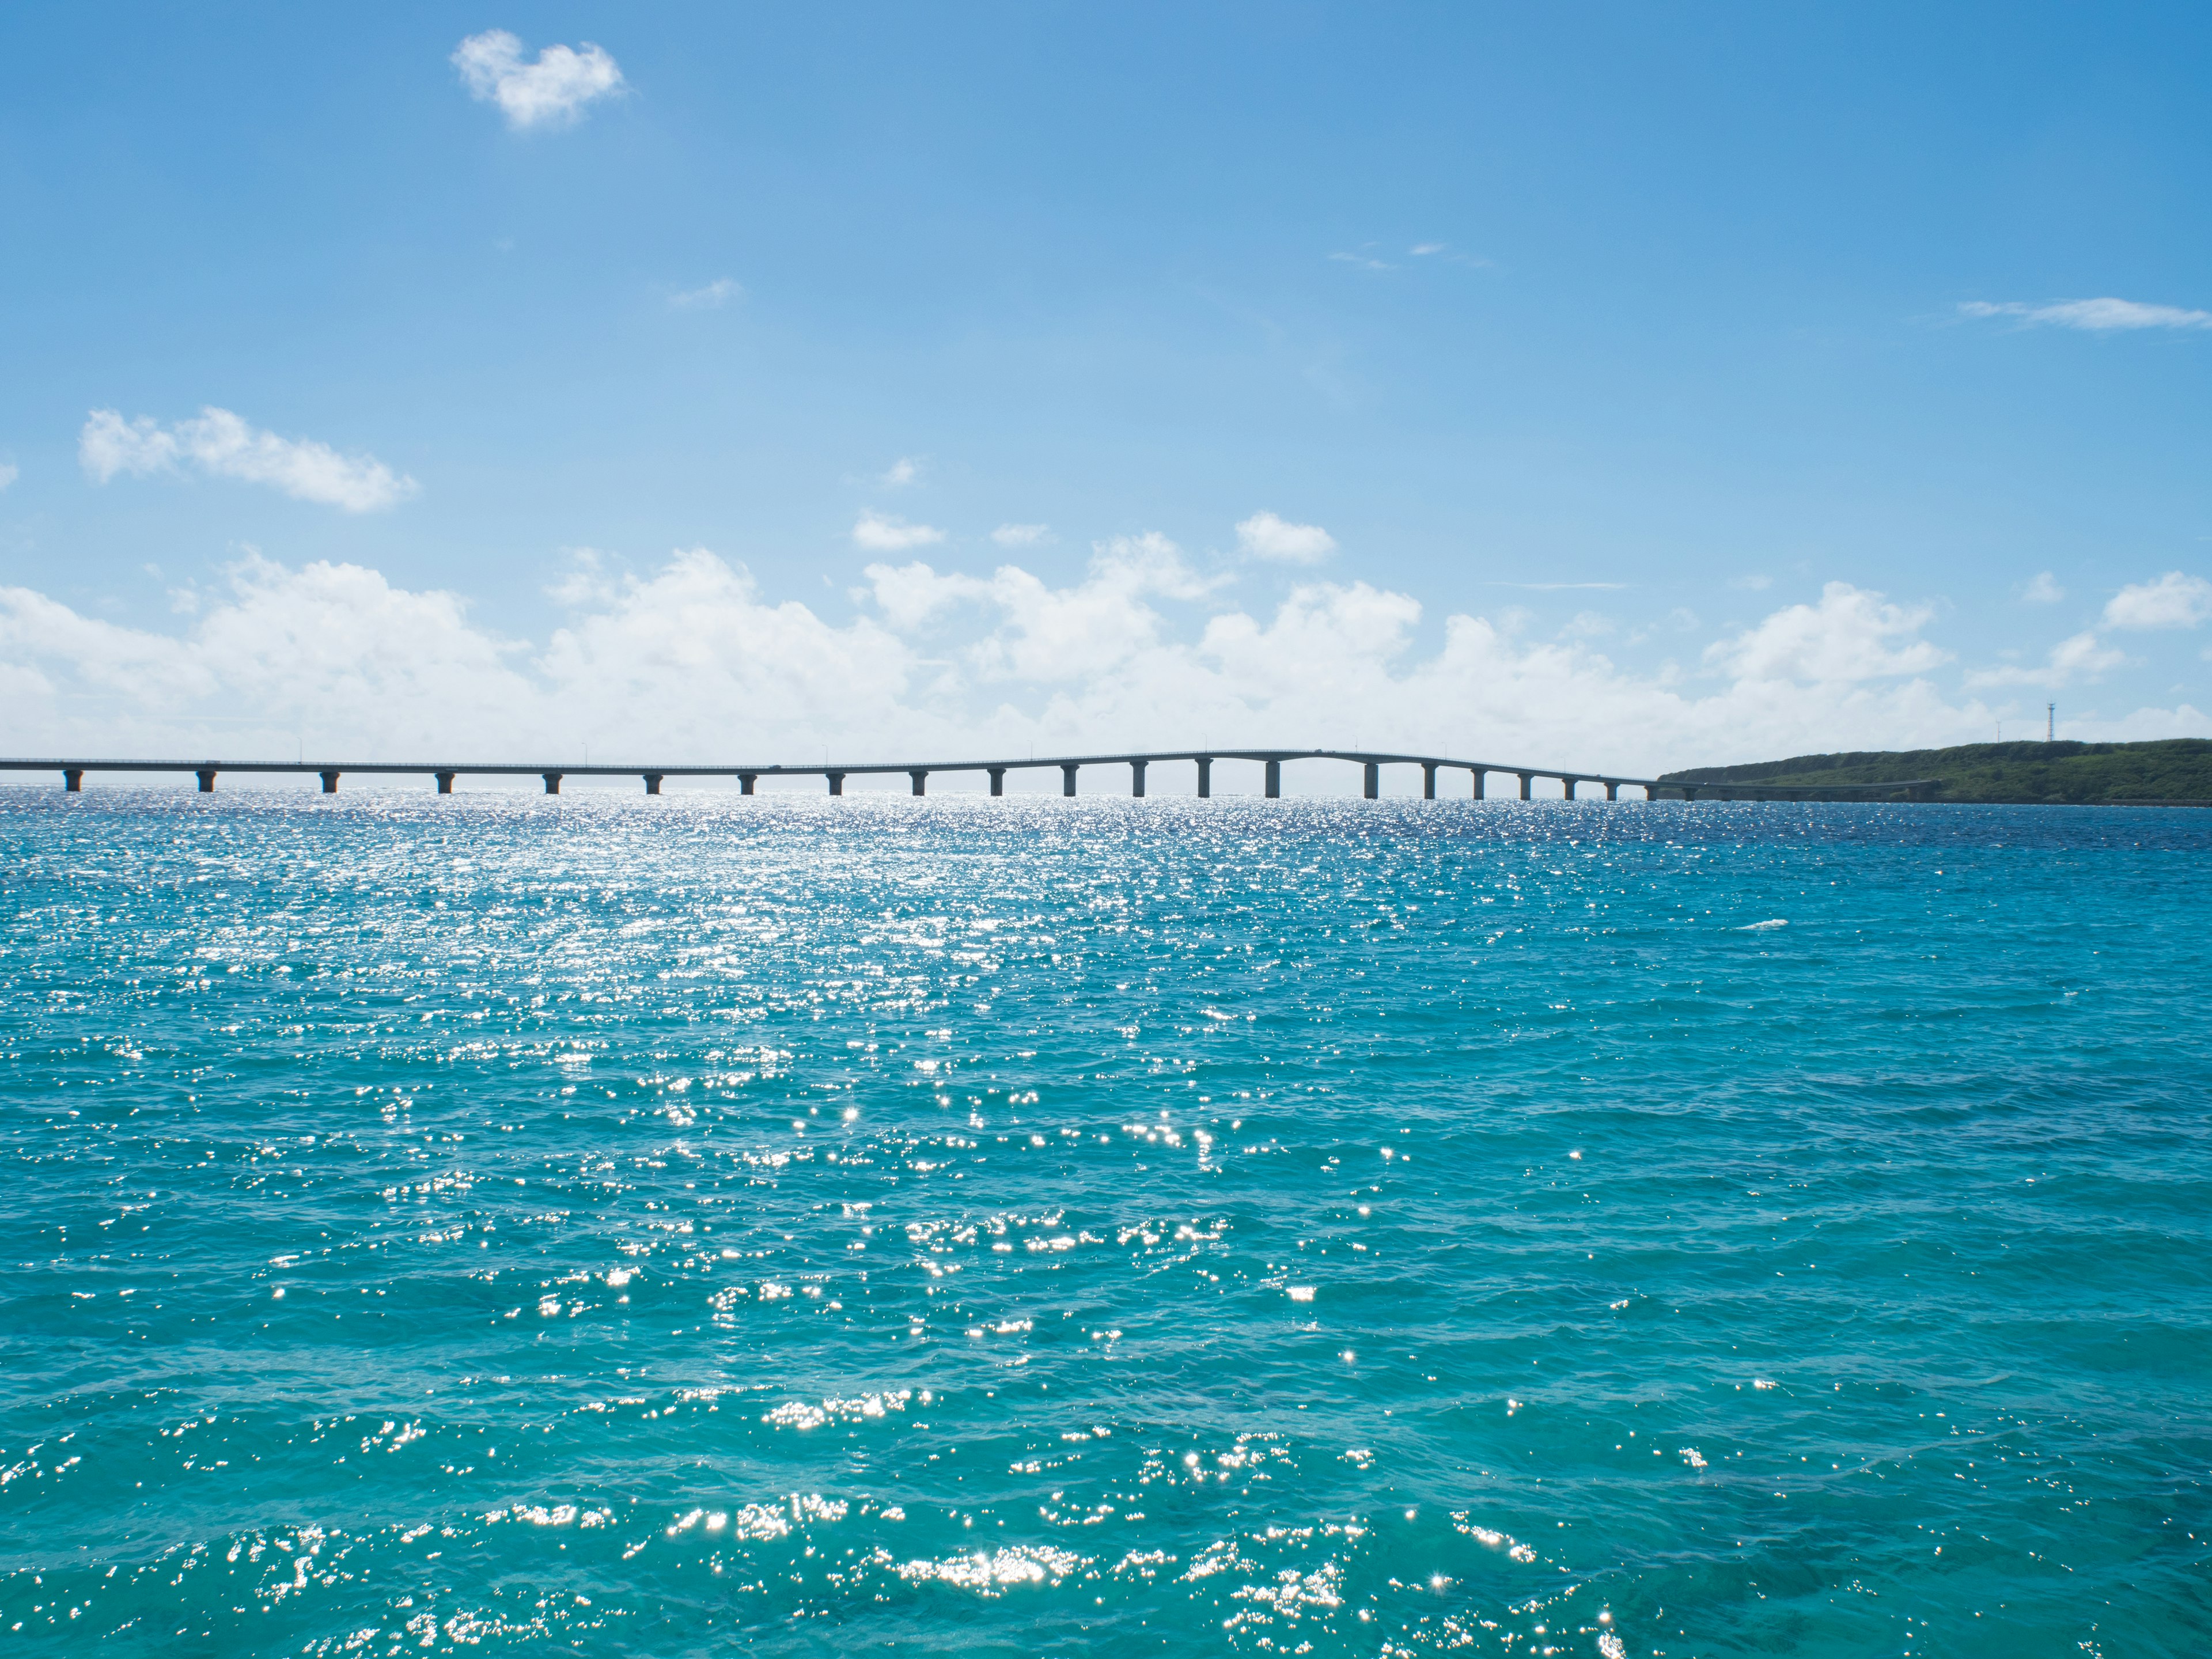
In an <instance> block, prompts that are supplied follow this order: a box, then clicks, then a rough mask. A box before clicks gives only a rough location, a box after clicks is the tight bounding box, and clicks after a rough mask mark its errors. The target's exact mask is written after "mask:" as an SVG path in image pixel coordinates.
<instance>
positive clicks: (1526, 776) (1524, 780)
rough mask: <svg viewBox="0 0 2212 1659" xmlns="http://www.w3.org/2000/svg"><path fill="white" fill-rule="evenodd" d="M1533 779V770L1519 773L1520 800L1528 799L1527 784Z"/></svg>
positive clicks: (1534, 777) (1534, 778)
mask: <svg viewBox="0 0 2212 1659" xmlns="http://www.w3.org/2000/svg"><path fill="white" fill-rule="evenodd" d="M1534 781H1536V775H1535V774H1534V772H1523V773H1522V774H1521V799H1522V800H1528V799H1530V796H1529V793H1528V786H1529V785H1530V784H1532V783H1534Z"/></svg>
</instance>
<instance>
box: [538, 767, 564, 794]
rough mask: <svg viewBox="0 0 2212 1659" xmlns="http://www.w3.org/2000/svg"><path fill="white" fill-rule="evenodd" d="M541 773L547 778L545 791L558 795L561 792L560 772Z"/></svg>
mask: <svg viewBox="0 0 2212 1659" xmlns="http://www.w3.org/2000/svg"><path fill="white" fill-rule="evenodd" d="M540 775H541V776H542V777H544V780H545V793H547V794H549V795H557V794H559V793H561V775H560V774H559V773H558V772H546V773H542V774H540Z"/></svg>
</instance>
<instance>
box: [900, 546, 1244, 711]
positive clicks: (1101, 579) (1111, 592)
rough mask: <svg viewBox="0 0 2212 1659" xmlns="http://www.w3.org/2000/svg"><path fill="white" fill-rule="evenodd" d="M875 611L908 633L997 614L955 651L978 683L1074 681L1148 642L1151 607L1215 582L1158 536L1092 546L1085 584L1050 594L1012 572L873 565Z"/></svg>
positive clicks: (1154, 617) (1156, 628) (1154, 625)
mask: <svg viewBox="0 0 2212 1659" xmlns="http://www.w3.org/2000/svg"><path fill="white" fill-rule="evenodd" d="M866 574H867V577H868V580H869V582H870V583H871V585H872V592H873V594H874V598H875V601H876V605H877V607H878V610H879V611H881V612H882V613H883V615H884V618H885V620H886V621H887V622H888V623H890V626H891V627H893V628H894V629H900V630H902V631H911V630H912V629H917V628H920V627H921V626H922V625H923V624H925V623H928V622H930V621H931V620H933V619H934V618H936V617H939V616H940V615H941V614H943V613H944V612H945V611H949V610H951V609H952V608H954V607H956V606H959V605H977V604H980V605H986V606H988V607H990V608H991V609H993V610H994V611H996V612H997V621H996V623H995V625H994V627H993V628H992V629H991V631H990V632H989V633H987V634H986V635H984V636H983V637H981V639H978V640H976V641H973V642H972V643H970V644H969V646H967V647H965V649H964V650H963V652H962V653H961V660H962V662H963V664H964V665H966V667H967V668H968V669H969V671H970V672H971V673H972V674H973V676H974V677H975V678H976V679H978V680H1006V679H1018V680H1030V681H1036V682H1050V681H1060V680H1076V679H1083V678H1088V677H1091V676H1095V675H1098V674H1101V673H1104V672H1107V671H1110V670H1112V669H1113V668H1115V667H1116V666H1117V665H1121V664H1122V663H1125V662H1127V660H1128V659H1130V658H1132V657H1133V656H1134V655H1136V654H1137V653H1139V652H1141V651H1143V650H1144V649H1146V647H1150V646H1152V645H1154V644H1155V643H1157V642H1158V640H1159V639H1160V638H1161V636H1162V634H1163V631H1164V628H1165V621H1164V618H1163V617H1161V615H1160V614H1159V612H1158V611H1157V610H1155V609H1154V608H1153V607H1152V605H1151V604H1150V603H1149V601H1150V600H1151V599H1154V598H1162V599H1184V600H1189V599H1200V598H1203V597H1204V596H1205V595H1206V593H1207V592H1211V591H1212V589H1213V588H1214V587H1215V586H1218V584H1217V583H1214V582H1210V581H1207V580H1205V579H1204V578H1202V577H1200V576H1199V575H1198V574H1196V573H1195V572H1194V571H1193V570H1192V569H1191V568H1190V567H1189V566H1188V564H1186V563H1185V562H1183V557H1182V550H1180V549H1179V548H1177V547H1176V544H1174V543H1173V542H1171V541H1170V540H1168V538H1166V537H1164V536H1161V535H1158V534H1152V533H1148V534H1146V535H1142V536H1121V537H1116V538H1114V539H1112V540H1110V541H1104V542H1100V543H1098V544H1096V545H1095V546H1094V547H1093V548H1092V550H1091V564H1090V568H1089V569H1088V570H1087V571H1086V572H1085V575H1084V578H1083V580H1081V581H1079V582H1077V583H1075V584H1073V586H1067V587H1060V588H1055V587H1053V586H1050V585H1049V584H1048V583H1047V582H1045V581H1044V580H1042V579H1041V578H1039V577H1037V576H1035V575H1032V574H1030V572H1028V571H1026V570H1024V569H1022V568H1020V567H1018V566H1017V565H1001V566H1000V568H998V569H997V570H995V571H994V572H993V573H992V574H990V575H989V576H988V577H987V578H984V577H976V576H965V575H960V574H954V573H950V572H945V573H940V572H939V571H936V570H933V569H932V568H930V567H929V566H928V565H927V564H919V563H917V564H910V565H905V566H899V567H893V566H889V565H870V566H869V567H868V568H867V572H866Z"/></svg>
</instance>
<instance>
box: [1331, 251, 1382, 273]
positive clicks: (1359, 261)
mask: <svg viewBox="0 0 2212 1659" xmlns="http://www.w3.org/2000/svg"><path fill="white" fill-rule="evenodd" d="M1328 257H1329V258H1332V259H1334V260H1335V261H1336V262H1337V263H1338V264H1346V265H1358V267H1359V268H1360V269H1361V270H1397V268H1398V267H1397V266H1395V265H1394V264H1388V263H1387V262H1385V261H1383V260H1381V259H1377V258H1375V257H1374V256H1373V255H1372V254H1367V253H1332V254H1330V255H1329V256H1328Z"/></svg>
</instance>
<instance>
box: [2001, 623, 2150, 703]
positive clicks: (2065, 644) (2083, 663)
mask: <svg viewBox="0 0 2212 1659" xmlns="http://www.w3.org/2000/svg"><path fill="white" fill-rule="evenodd" d="M2127 659H2128V653H2126V652H2124V651H2114V650H2112V649H2111V648H2109V647H2106V645H2104V644H2103V643H2102V642H2101V641H2100V640H2099V639H2098V638H2097V636H2096V635H2094V634H2093V633H2086V632H2085V633H2081V634H2076V635H2073V636H2072V637H2071V638H2070V639H2063V640H2061V641H2059V642H2058V643H2057V645H2054V646H2052V647H2051V654H2050V656H2049V657H2048V658H2047V659H2045V663H2044V665H2043V666H2042V667H2040V668H1980V669H1976V670H1975V671H1973V672H1972V673H1971V674H1969V675H1967V676H1966V684H1968V685H1970V686H1972V687H1975V688H1976V689H1978V690H1979V689H1982V688H1985V687H1990V686H1998V685H2039V686H2041V687H2043V688H2044V690H2046V691H2052V690H2057V689H2058V688H2059V687H2060V686H2062V685H2067V684H2071V683H2072V682H2073V680H2074V679H2075V677H2076V676H2077V675H2078V676H2080V677H2081V678H2084V679H2090V680H2093V679H2095V678H2097V677H2098V676H2099V675H2100V674H2103V673H2104V672H2106V671H2107V670H2109V669H2114V668H2118V666H2120V665H2121V664H2123V663H2124V662H2125V661H2127Z"/></svg>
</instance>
